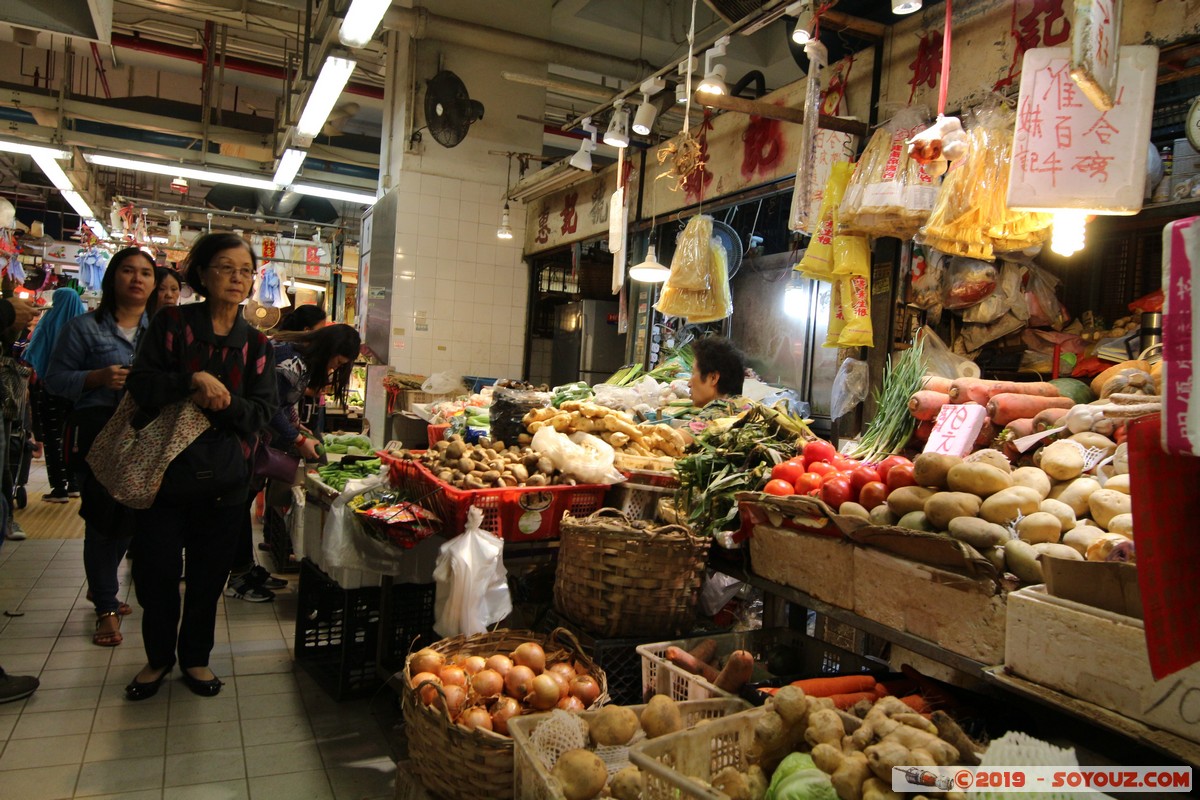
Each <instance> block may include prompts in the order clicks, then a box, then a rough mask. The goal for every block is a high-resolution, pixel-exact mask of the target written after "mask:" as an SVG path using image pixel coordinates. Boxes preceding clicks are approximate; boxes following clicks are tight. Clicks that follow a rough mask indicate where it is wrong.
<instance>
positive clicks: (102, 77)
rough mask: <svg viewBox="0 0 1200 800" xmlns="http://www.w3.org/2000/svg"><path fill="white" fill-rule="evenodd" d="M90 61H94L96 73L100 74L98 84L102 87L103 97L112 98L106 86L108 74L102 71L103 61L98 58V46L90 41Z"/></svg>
mask: <svg viewBox="0 0 1200 800" xmlns="http://www.w3.org/2000/svg"><path fill="white" fill-rule="evenodd" d="M92 61H94V62H96V73H97V74H98V75H99V76H100V86H101V88H103V89H104V98H105V99H106V100H111V99H112V92H111V91H109V88H108V74H107V73H106V72H105V71H104V62H103V61H101V60H100V48H99V47H97V46H96V43H95V42H92Z"/></svg>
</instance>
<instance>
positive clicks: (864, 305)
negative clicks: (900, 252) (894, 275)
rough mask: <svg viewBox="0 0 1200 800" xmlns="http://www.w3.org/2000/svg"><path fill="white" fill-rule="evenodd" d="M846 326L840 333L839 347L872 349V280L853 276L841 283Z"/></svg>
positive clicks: (862, 276) (864, 276) (867, 277)
mask: <svg viewBox="0 0 1200 800" xmlns="http://www.w3.org/2000/svg"><path fill="white" fill-rule="evenodd" d="M839 289H840V294H841V296H842V315H843V316H844V317H845V320H846V322H845V325H844V326H843V327H842V329H841V331H839V333H838V346H839V347H870V346H872V345H873V344H874V343H875V340H874V335H873V333H872V330H871V279H870V277H869V276H868V275H852V276H850V277H847V278H842V279H841V281H840V282H839Z"/></svg>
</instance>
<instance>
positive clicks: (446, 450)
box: [401, 436, 576, 489]
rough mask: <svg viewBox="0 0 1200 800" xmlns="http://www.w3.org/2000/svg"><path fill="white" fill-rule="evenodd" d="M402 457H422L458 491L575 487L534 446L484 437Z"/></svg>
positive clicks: (448, 441)
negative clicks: (523, 487) (513, 443)
mask: <svg viewBox="0 0 1200 800" xmlns="http://www.w3.org/2000/svg"><path fill="white" fill-rule="evenodd" d="M401 457H402V458H408V459H413V458H419V459H420V461H421V463H423V464H425V466H427V467H428V468H429V470H430V471H431V472H432V473H433V474H434V475H435V476H436V477H437V479H438V480H440V481H442V482H443V483H448V484H450V485H451V486H454V487H456V488H458V489H500V488H504V487H506V486H553V485H556V484H563V485H567V486H574V485H575V484H576V481H575V479H574V478H570V477H567V476H565V475H563V474H562V473H560V472H559V471H558V470H556V469H555V468H554V464H553V462H551V461H550V459H548V458H545V457H544V456H541V455H539V454H538V453H537V452H536V451H535V450H533V449H532V448H530V447H517V446H516V445H512V446H509V445H507V444H505V443H504V442H502V441H492V440H491V439H489V438H487V437H482V438H480V440H479V442H478V444H474V445H471V444H467V443H466V442H465V441H463V438H462V437H461V436H451V437H450V438H449V439H444V440H442V441H440V442H436V443H434V445H433V447H431V448H430V449H429V450H427V451H425V452H424V453H422V454H420V455H419V456H418V455H416V454H414V453H412V452H410V451H407V450H405V451H402V452H401Z"/></svg>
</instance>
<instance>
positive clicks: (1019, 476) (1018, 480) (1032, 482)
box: [1012, 467, 1052, 500]
mask: <svg viewBox="0 0 1200 800" xmlns="http://www.w3.org/2000/svg"><path fill="white" fill-rule="evenodd" d="M1012 479H1013V486H1026V487H1028V488H1030V489H1033V490H1034V491H1035V492H1037V493H1038V494H1039V495H1041V498H1042V499H1043V500H1045V499H1046V498H1047V497H1049V496H1050V487H1051V486H1052V484H1051V483H1050V476H1049V475H1047V474H1046V473H1045V472H1043V471H1042V470H1040V469H1039V468H1037V467H1017V468H1016V469H1014V470H1013V473H1012Z"/></svg>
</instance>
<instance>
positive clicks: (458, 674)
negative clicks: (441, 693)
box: [438, 666, 467, 689]
mask: <svg viewBox="0 0 1200 800" xmlns="http://www.w3.org/2000/svg"><path fill="white" fill-rule="evenodd" d="M438 675H439V676H440V677H441V679H442V683H444V684H445V685H446V686H462V687H463V688H464V689H465V688H466V686H467V673H466V672H464V671H463V668H462V667H453V666H445V667H442V669H441V672H439V673H438Z"/></svg>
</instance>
